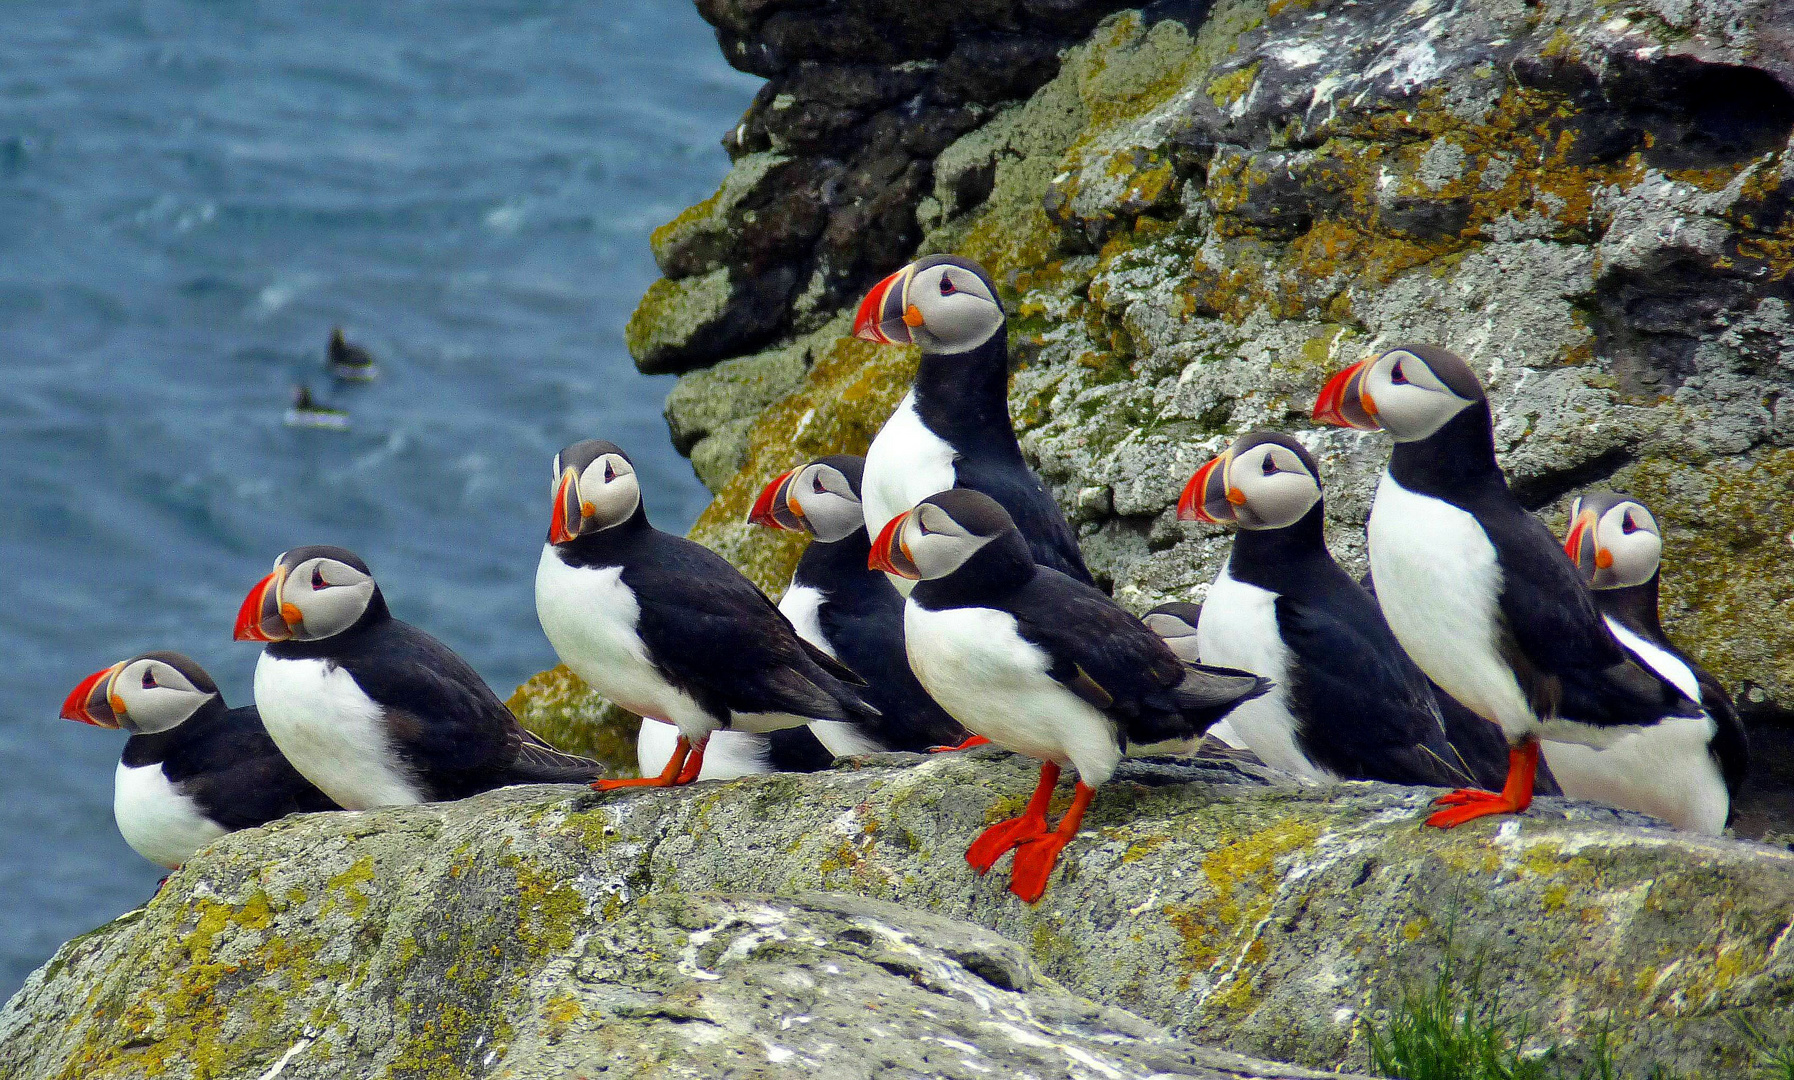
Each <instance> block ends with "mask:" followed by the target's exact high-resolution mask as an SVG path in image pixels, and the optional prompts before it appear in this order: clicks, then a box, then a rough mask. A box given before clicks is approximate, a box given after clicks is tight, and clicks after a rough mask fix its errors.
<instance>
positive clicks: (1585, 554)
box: [1564, 495, 1663, 589]
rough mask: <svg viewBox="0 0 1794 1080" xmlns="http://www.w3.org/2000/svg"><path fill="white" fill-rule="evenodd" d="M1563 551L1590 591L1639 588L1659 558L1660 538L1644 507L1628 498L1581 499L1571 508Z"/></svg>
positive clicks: (1651, 517) (1661, 556) (1654, 571)
mask: <svg viewBox="0 0 1794 1080" xmlns="http://www.w3.org/2000/svg"><path fill="white" fill-rule="evenodd" d="M1564 550H1565V551H1566V552H1568V553H1569V556H1570V558H1572V559H1575V560H1576V565H1577V566H1579V567H1580V568H1581V569H1582V572H1583V573H1584V574H1586V575H1588V583H1589V587H1590V588H1594V589H1624V588H1628V587H1630V586H1633V585H1643V584H1644V583H1645V582H1647V581H1649V580H1651V578H1652V577H1654V576H1655V575H1656V573H1657V568H1658V565H1659V563H1660V562H1661V561H1662V558H1663V534H1662V532H1661V531H1660V530H1659V529H1658V528H1657V519H1656V518H1655V517H1653V516H1651V511H1650V510H1649V509H1648V508H1646V506H1645V505H1644V504H1643V503H1641V502H1637V501H1635V500H1632V499H1626V498H1621V497H1619V496H1614V495H1607V496H1605V497H1601V496H1585V497H1583V498H1580V499H1577V500H1576V501H1575V503H1573V504H1571V507H1570V532H1569V535H1568V536H1567V537H1566V538H1565V540H1564Z"/></svg>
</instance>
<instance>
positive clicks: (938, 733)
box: [748, 454, 968, 755]
mask: <svg viewBox="0 0 1794 1080" xmlns="http://www.w3.org/2000/svg"><path fill="white" fill-rule="evenodd" d="M864 467H865V459H864V458H860V457H855V456H853V455H850V454H835V455H832V456H830V457H825V458H819V459H818V460H816V461H811V462H807V463H806V464H803V465H799V466H798V467H797V468H795V469H792V470H790V471H789V472H786V473H783V474H781V475H779V476H776V477H774V478H773V480H772V482H771V483H769V484H767V485H766V488H765V490H763V491H761V492H760V497H759V498H758V499H755V500H754V507H753V509H752V510H751V511H749V513H748V521H750V522H752V523H753V524H755V525H764V526H766V527H768V528H773V529H789V530H792V531H798V532H807V533H809V534H810V535H811V537H812V539H811V540H810V546H809V547H808V548H806V549H805V550H804V554H803V557H802V558H801V559H799V560H798V563H797V569H796V570H795V571H793V572H792V575H791V584H790V585H789V586H788V587H787V588H786V589H785V595H784V596H783V597H782V598H780V600H779V611H781V612H782V613H784V615H785V617H786V618H788V619H790V620H791V625H792V626H793V627H794V628H795V629H796V630H797V632H798V635H799V636H801V637H802V638H803V639H804V640H805V641H808V642H809V643H810V644H812V645H814V646H816V647H817V648H819V649H821V650H823V651H824V652H826V653H828V654H829V655H830V656H832V657H834V658H835V659H837V660H839V661H841V662H842V663H844V664H846V665H847V666H848V667H850V668H852V669H853V670H854V672H855V673H856V674H858V675H859V676H860V677H861V678H862V679H865V680H866V686H865V688H864V689H863V690H861V691H859V693H860V696H861V697H864V698H865V699H866V700H867V701H869V702H871V703H872V705H873V706H875V707H876V708H877V709H878V711H879V713H880V716H879V718H878V720H877V721H876V722H874V723H872V724H870V725H865V726H854V725H844V724H837V723H835V722H833V721H827V720H823V721H818V722H816V723H814V724H811V725H810V727H811V728H812V729H813V730H814V731H815V732H816V735H817V737H818V738H820V739H821V740H822V743H823V745H824V746H827V747H828V748H829V749H830V750H832V751H833V752H834V753H836V754H838V755H848V754H866V753H875V752H877V751H880V750H910V751H916V750H927V749H930V748H932V747H940V746H954V745H958V744H959V743H961V741H962V740H964V739H965V738H966V737H967V735H968V733H967V731H966V730H965V729H964V728H963V727H961V726H960V725H959V721H957V720H955V719H953V718H952V717H951V716H948V715H947V713H946V710H944V709H942V708H941V707H940V705H939V704H938V703H937V702H936V701H935V700H934V699H933V698H931V697H929V696H928V691H926V690H924V689H922V684H921V683H919V682H917V681H916V675H915V672H913V671H911V670H910V666H909V657H908V655H907V654H906V653H905V652H904V645H903V595H902V594H901V593H899V592H898V591H897V589H896V588H895V587H894V586H893V585H892V584H891V579H890V576H889V575H887V574H883V573H880V572H879V571H877V570H874V569H872V568H871V567H870V566H869V565H868V561H867V557H868V555H869V554H870V553H871V550H872V542H871V540H870V539H869V538H868V537H867V535H866V521H865V517H864V515H863V512H862V510H861V508H860V481H861V476H862V473H863V470H864Z"/></svg>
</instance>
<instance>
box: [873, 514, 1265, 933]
mask: <svg viewBox="0 0 1794 1080" xmlns="http://www.w3.org/2000/svg"><path fill="white" fill-rule="evenodd" d="M871 561H872V564H873V565H874V566H875V567H876V568H878V569H880V570H883V571H885V572H886V573H890V574H900V575H902V576H904V577H907V578H910V579H911V580H914V581H916V582H918V584H917V585H916V586H915V588H914V589H912V590H911V591H910V594H909V597H908V599H907V601H906V602H905V604H904V610H903V629H904V639H905V643H906V645H907V651H908V653H909V662H910V666H911V667H912V668H914V669H915V672H916V678H917V679H918V680H920V681H921V683H922V685H923V687H924V688H926V689H927V690H928V692H929V693H930V694H931V695H933V696H934V699H935V700H936V701H938V702H940V703H941V706H942V707H943V708H945V709H946V710H947V712H949V713H951V714H952V715H953V716H954V717H955V718H956V719H958V720H959V722H960V723H962V724H964V725H965V726H966V727H967V728H968V729H969V730H971V731H974V732H976V733H978V734H980V735H983V736H985V737H986V738H988V739H990V741H991V742H993V743H995V744H996V745H998V746H1000V747H1003V748H1004V749H1006V750H1011V751H1014V752H1016V753H1019V754H1024V755H1026V756H1028V757H1032V758H1036V759H1038V760H1039V761H1040V762H1041V766H1040V782H1039V784H1038V785H1036V787H1035V789H1034V794H1033V796H1032V797H1031V798H1029V800H1028V805H1027V808H1026V809H1025V810H1024V811H1023V813H1022V815H1021V816H1020V817H1018V818H1014V819H1011V820H1009V821H1004V822H1001V823H999V824H996V825H992V826H991V827H990V828H988V829H986V830H985V831H984V833H983V834H982V835H980V836H979V837H978V838H977V839H976V840H974V841H973V842H972V845H971V846H970V847H969V848H968V849H967V850H966V861H967V862H968V863H970V864H971V866H972V868H973V869H974V870H976V871H977V872H978V873H979V874H983V873H985V872H986V871H988V870H989V869H990V867H991V864H993V863H995V862H996V861H997V859H998V858H999V857H1001V856H1002V854H1003V853H1004V852H1006V851H1009V850H1010V849H1011V848H1014V849H1016V850H1015V862H1014V865H1013V867H1012V868H1011V871H1010V880H1009V889H1010V891H1011V892H1013V893H1014V894H1015V895H1017V896H1019V897H1021V898H1022V899H1023V900H1024V901H1027V902H1028V903H1033V902H1035V901H1037V900H1039V899H1040V897H1041V895H1042V894H1043V893H1044V892H1045V891H1046V885H1047V878H1048V876H1049V875H1050V874H1051V873H1052V870H1053V865H1054V864H1055V863H1056V862H1057V861H1058V859H1059V853H1060V851H1061V850H1063V849H1064V847H1065V845H1066V843H1067V842H1068V841H1070V840H1071V838H1072V837H1073V836H1075V835H1076V834H1077V832H1078V828H1079V826H1080V825H1081V824H1082V823H1083V820H1084V812H1085V810H1086V809H1087V808H1088V807H1089V806H1090V802H1091V800H1092V799H1093V798H1094V797H1095V795H1096V789H1097V788H1098V787H1100V786H1102V784H1103V783H1105V782H1106V781H1107V780H1108V779H1109V778H1110V776H1112V775H1114V772H1115V768H1116V766H1117V765H1118V764H1119V763H1120V761H1121V757H1122V755H1123V754H1124V753H1126V752H1127V751H1128V750H1130V749H1131V748H1135V747H1150V746H1154V745H1157V744H1162V743H1165V742H1167V741H1172V740H1194V739H1195V738H1197V737H1199V736H1201V734H1202V733H1203V732H1204V731H1206V730H1207V729H1208V727H1209V726H1210V725H1211V724H1213V723H1215V722H1216V721H1217V720H1220V719H1221V718H1222V717H1224V716H1226V715H1227V714H1228V713H1230V712H1232V711H1233V710H1234V709H1235V707H1237V706H1238V705H1240V704H1241V703H1243V702H1246V701H1249V700H1251V699H1252V698H1255V697H1258V696H1260V695H1262V694H1264V693H1265V692H1266V691H1267V690H1269V689H1270V683H1269V681H1268V680H1266V679H1263V678H1260V677H1258V676H1257V675H1253V674H1251V673H1250V672H1245V671H1232V670H1228V669H1226V668H1218V667H1209V666H1206V665H1200V664H1190V663H1186V662H1184V661H1182V660H1179V659H1178V658H1177V656H1176V654H1174V653H1173V652H1172V651H1171V647H1170V646H1169V645H1166V644H1165V642H1164V640H1163V639H1161V638H1160V637H1159V636H1158V635H1157V634H1155V633H1153V632H1152V631H1151V630H1149V629H1147V627H1146V625H1145V624H1144V623H1142V622H1141V621H1140V620H1139V619H1137V618H1135V617H1134V616H1133V615H1131V614H1129V613H1128V612H1127V611H1126V609H1124V608H1122V607H1121V606H1120V605H1118V604H1116V603H1115V601H1113V600H1111V599H1109V597H1108V596H1106V595H1104V594H1103V593H1102V592H1101V591H1099V590H1098V589H1096V588H1095V587H1094V586H1091V585H1087V584H1085V583H1084V582H1081V581H1078V580H1077V579H1075V578H1073V577H1071V576H1069V575H1067V574H1064V573H1061V572H1060V571H1058V570H1054V569H1053V568H1051V567H1048V566H1041V565H1039V564H1038V563H1036V562H1035V560H1034V553H1033V551H1032V550H1031V549H1030V547H1029V545H1028V542H1027V541H1026V540H1025V539H1023V537H1022V534H1021V532H1020V530H1018V529H1017V528H1016V526H1015V522H1014V520H1013V519H1011V518H1010V516H1009V514H1008V512H1007V511H1005V510H1004V509H1003V507H1002V506H1001V505H1000V504H998V503H997V501H996V500H995V499H993V498H991V497H990V496H989V495H986V494H984V493H983V492H981V491H972V490H970V489H967V488H954V489H951V490H948V491H943V492H940V493H938V494H935V495H930V496H929V497H927V498H926V499H923V500H922V501H921V502H920V503H918V504H917V505H916V506H915V507H914V508H912V509H910V510H909V511H907V512H905V513H903V514H900V515H898V516H897V517H895V518H892V519H891V521H890V523H889V524H887V525H886V526H885V527H884V529H883V530H882V531H880V533H879V535H878V538H877V539H876V540H875V541H873V544H872V555H871ZM1066 765H1069V766H1071V767H1072V768H1074V769H1076V770H1077V774H1078V779H1077V785H1076V787H1075V788H1074V790H1073V795H1072V801H1071V806H1070V807H1069V808H1068V809H1067V810H1066V812H1065V815H1064V817H1062V818H1061V819H1060V821H1059V824H1058V826H1057V828H1055V829H1053V830H1051V831H1048V830H1047V826H1046V811H1047V806H1048V804H1049V802H1050V801H1051V799H1052V796H1053V789H1054V787H1055V786H1056V785H1057V783H1058V780H1059V774H1060V771H1061V769H1062V768H1063V767H1064V766H1066Z"/></svg>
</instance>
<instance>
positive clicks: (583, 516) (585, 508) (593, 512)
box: [548, 442, 642, 544]
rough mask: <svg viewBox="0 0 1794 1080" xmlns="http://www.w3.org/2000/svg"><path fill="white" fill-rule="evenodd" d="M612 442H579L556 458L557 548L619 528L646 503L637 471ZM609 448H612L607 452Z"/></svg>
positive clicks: (553, 529) (553, 530)
mask: <svg viewBox="0 0 1794 1080" xmlns="http://www.w3.org/2000/svg"><path fill="white" fill-rule="evenodd" d="M609 447H610V444H609V443H595V442H587V443H577V444H575V445H573V446H570V447H568V448H567V449H565V450H563V451H561V452H560V453H559V454H556V455H555V458H554V488H553V490H554V502H555V513H554V521H553V523H552V524H551V525H550V527H549V531H548V539H549V542H550V543H552V544H564V543H566V542H567V541H569V540H572V539H574V538H576V537H580V536H586V535H589V534H591V533H595V532H602V531H603V530H605V529H610V528H615V527H616V526H618V525H621V524H623V523H624V522H625V521H628V520H629V519H630V518H632V517H634V516H635V511H636V508H637V507H639V506H640V505H641V503H642V489H641V481H640V480H639V479H637V477H636V473H635V466H634V465H633V464H631V463H630V461H629V459H628V458H627V457H625V456H623V454H622V452H621V451H618V450H616V449H614V448H609ZM607 448H608V449H607Z"/></svg>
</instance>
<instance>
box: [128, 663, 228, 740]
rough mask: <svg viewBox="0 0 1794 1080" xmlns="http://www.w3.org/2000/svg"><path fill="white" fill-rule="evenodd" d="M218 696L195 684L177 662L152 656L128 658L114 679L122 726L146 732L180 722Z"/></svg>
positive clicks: (160, 729)
mask: <svg viewBox="0 0 1794 1080" xmlns="http://www.w3.org/2000/svg"><path fill="white" fill-rule="evenodd" d="M217 696H218V694H217V692H216V691H210V692H208V691H205V690H201V689H200V688H199V687H197V686H194V685H193V682H192V680H190V679H188V678H187V676H186V675H185V674H183V673H182V672H181V671H180V670H179V669H177V668H176V667H174V665H172V664H169V663H167V662H166V661H163V660H156V659H151V658H149V657H143V658H140V659H137V660H131V661H127V662H126V663H125V666H124V668H123V669H122V670H120V671H119V673H118V674H117V675H115V676H113V679H112V697H113V698H114V699H116V701H117V702H118V703H120V704H123V705H124V708H123V709H122V710H119V711H118V723H119V726H120V727H122V728H124V729H125V730H127V731H136V732H143V733H145V734H148V733H151V732H157V731H167V730H169V729H170V728H173V727H176V726H178V725H179V724H180V723H181V722H182V721H183V720H185V719H187V718H188V717H189V716H192V715H193V714H194V713H196V712H198V711H199V707H200V706H201V705H204V704H205V703H206V702H208V701H210V700H212V699H213V698H215V697H217ZM115 708H116V706H115Z"/></svg>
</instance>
